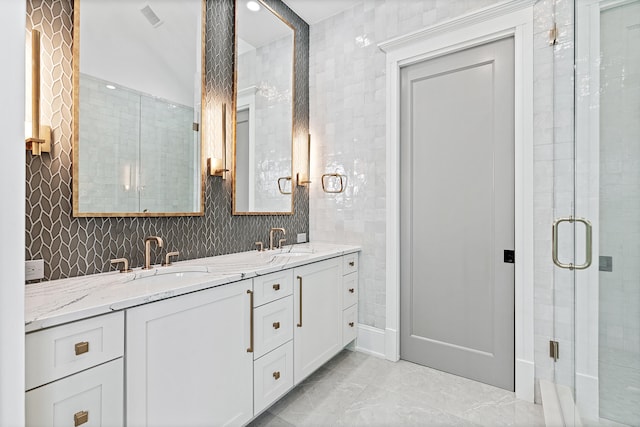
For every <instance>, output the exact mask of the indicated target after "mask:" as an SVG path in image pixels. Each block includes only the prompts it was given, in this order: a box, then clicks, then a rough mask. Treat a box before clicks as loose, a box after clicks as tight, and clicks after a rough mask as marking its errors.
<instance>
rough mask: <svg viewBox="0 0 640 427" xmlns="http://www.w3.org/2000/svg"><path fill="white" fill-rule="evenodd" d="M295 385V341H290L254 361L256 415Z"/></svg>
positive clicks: (254, 411)
mask: <svg viewBox="0 0 640 427" xmlns="http://www.w3.org/2000/svg"><path fill="white" fill-rule="evenodd" d="M291 387H293V342H292V341H289V342H288V343H286V344H285V345H283V346H282V347H278V348H277V349H275V350H274V351H272V352H271V353H268V354H266V355H264V356H263V357H261V358H260V359H258V360H256V361H255V362H253V402H254V409H253V413H254V415H257V414H259V413H260V412H261V411H262V410H264V409H265V408H267V407H268V406H269V405H271V404H272V403H273V402H275V401H276V400H278V399H279V398H280V397H281V396H282V395H284V394H285V393H286V392H287V391H289V390H290V389H291Z"/></svg>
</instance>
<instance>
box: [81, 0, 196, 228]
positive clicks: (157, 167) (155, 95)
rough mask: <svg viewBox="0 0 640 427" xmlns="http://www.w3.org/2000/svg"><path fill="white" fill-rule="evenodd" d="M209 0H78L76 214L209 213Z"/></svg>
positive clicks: (168, 214)
mask: <svg viewBox="0 0 640 427" xmlns="http://www.w3.org/2000/svg"><path fill="white" fill-rule="evenodd" d="M205 1H206V0H145V2H130V1H104V0H75V2H74V28H73V120H74V123H73V216H74V217H135V216H142V217H146V216H152V217H159V216H201V215H203V214H204V188H205V176H206V170H205V169H206V161H205V160H204V155H203V153H204V152H205V150H204V145H203V144H204V143H203V138H202V137H201V135H202V134H203V128H202V105H203V94H204V64H205V60H204V54H205V53H204V52H205V50H204V40H205V34H204V32H205V22H206V16H205V12H206V5H205Z"/></svg>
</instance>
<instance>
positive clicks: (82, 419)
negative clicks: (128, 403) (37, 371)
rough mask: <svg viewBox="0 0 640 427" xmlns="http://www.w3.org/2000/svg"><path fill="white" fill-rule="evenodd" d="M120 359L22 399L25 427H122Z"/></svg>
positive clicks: (46, 387)
mask: <svg viewBox="0 0 640 427" xmlns="http://www.w3.org/2000/svg"><path fill="white" fill-rule="evenodd" d="M123 376H124V372H123V363H122V359H117V360H113V361H111V362H109V363H105V364H104V365H100V366H96V367H95V368H91V369H88V370H86V371H84V372H80V373H78V374H75V375H71V376H70V377H67V378H64V379H61V380H58V381H55V382H53V383H51V384H47V385H45V386H42V387H39V388H36V389H34V390H31V391H28V392H27V393H26V395H25V405H26V425H27V426H38V427H42V426H47V427H48V426H51V427H53V426H74V425H75V426H122V425H123V423H124V421H123V420H124V399H123V393H124V391H123V390H124V389H123V387H124V386H123V383H124V382H123Z"/></svg>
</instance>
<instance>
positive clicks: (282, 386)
mask: <svg viewBox="0 0 640 427" xmlns="http://www.w3.org/2000/svg"><path fill="white" fill-rule="evenodd" d="M349 249H350V250H351V252H349V253H347V254H344V252H342V251H340V252H329V253H327V252H325V253H320V254H314V253H313V252H310V254H311V255H309V256H308V258H294V261H288V262H287V263H282V265H281V268H282V269H281V270H278V271H275V272H273V270H274V265H275V266H278V263H270V264H269V265H268V266H266V267H265V269H264V270H262V271H260V270H257V271H256V272H255V273H254V274H253V277H252V278H250V279H245V280H239V281H236V282H225V281H220V277H219V276H212V277H214V280H216V281H215V282H214V281H211V279H210V278H209V277H204V278H203V281H201V282H197V283H195V282H194V285H193V287H192V288H185V283H184V282H182V283H180V282H179V280H180V278H179V276H177V275H173V274H171V273H170V275H168V276H166V280H167V281H168V282H170V281H171V280H174V279H175V280H176V284H175V292H186V293H182V294H180V295H176V296H174V297H171V295H173V294H174V288H172V287H171V286H173V285H172V284H171V283H165V282H162V286H164V287H163V288H162V289H161V290H155V291H154V290H153V289H148V288H144V289H143V288H140V287H144V286H147V285H144V284H139V283H136V282H132V283H129V284H127V286H129V287H128V288H115V289H118V292H124V293H125V295H117V296H114V297H112V298H105V299H104V301H105V303H104V304H105V305H104V307H102V309H104V310H106V311H104V312H103V313H104V314H101V315H98V316H94V317H82V312H79V311H78V312H75V313H74V312H73V311H71V310H69V311H68V312H66V313H65V316H66V317H64V319H67V322H69V319H77V320H75V321H71V322H69V323H64V324H60V323H58V324H56V323H51V319H50V318H49V319H47V322H44V320H43V319H42V318H40V319H35V316H32V322H33V321H34V319H35V320H37V322H39V323H28V322H27V328H28V330H29V328H32V330H33V332H28V333H27V335H26V377H25V382H26V396H25V398H26V424H27V426H67V425H68V426H85V427H89V426H105V427H106V426H115V427H118V426H123V425H126V426H127V427H138V426H148V427H162V426H172V427H173V426H218V425H220V426H222V425H234V426H235V425H245V424H247V423H249V422H250V421H251V420H252V419H254V418H255V417H257V416H258V415H259V414H260V413H261V412H263V411H264V410H265V409H267V408H268V407H269V406H271V405H272V404H274V403H275V402H276V401H277V400H278V399H280V398H281V397H282V396H283V395H285V394H286V393H287V392H288V391H289V390H291V389H292V388H293V387H294V386H295V385H297V384H299V383H300V382H301V381H302V380H304V379H305V378H306V377H308V376H309V375H310V374H311V373H313V372H314V371H315V370H316V369H318V368H319V367H321V366H322V365H323V364H325V363H326V362H327V361H329V360H330V359H331V358H332V357H334V356H335V355H336V354H338V353H339V352H340V351H341V350H342V349H343V348H344V347H345V346H346V345H348V344H349V343H350V342H352V341H353V340H354V339H355V338H356V331H357V313H358V252H357V248H355V251H354V248H353V247H350V248H349ZM251 255H253V254H251ZM244 256H246V255H244ZM289 262H292V263H293V262H295V264H293V265H297V267H293V266H292V265H291V264H289ZM305 263H306V264H305ZM272 264H273V265H272ZM267 268H268V269H267ZM276 269H277V267H276ZM164 271H168V270H164ZM267 271H269V272H268V273H267ZM263 272H264V273H265V274H262V273H263ZM162 273H163V270H159V273H158V275H159V276H160V278H162V277H163V276H161V274H162ZM105 277H108V276H105ZM216 277H217V278H216ZM236 277H238V278H239V277H241V276H236ZM69 280H72V279H69ZM83 280H86V279H83ZM98 280H100V279H98ZM230 280H231V279H230ZM158 283H160V282H158ZM214 285H217V286H214ZM36 286H37V285H36ZM136 286H138V287H139V288H136ZM149 286H151V287H152V285H149ZM181 286H182V287H181ZM188 286H190V285H188ZM208 286H213V287H208ZM44 289H45V290H46V289H48V288H47V287H45V288H44ZM79 289H80V290H81V291H82V292H80V293H79V295H80V296H82V295H86V292H87V291H86V290H83V289H82V287H79ZM92 289H101V288H99V287H95V286H94V287H93V288H92ZM186 289H188V290H186ZM107 291H108V292H111V290H109V289H107ZM132 295H136V296H132ZM74 297H75V298H76V299H77V300H78V301H82V298H79V297H78V296H77V295H75V296H74ZM95 300H97V298H95ZM150 300H152V301H153V302H150ZM69 306H70V304H66V305H64V307H69ZM114 306H119V307H122V309H121V310H119V311H115V312H112V311H110V310H112V309H113V308H112V307H114ZM85 309H86V307H85ZM76 310H78V309H76ZM85 313H87V312H85ZM88 313H91V314H95V313H96V307H94V306H91V307H89V311H88ZM27 319H28V318H27ZM51 324H55V325H57V326H52V327H45V326H47V325H51ZM38 327H41V328H43V329H39V330H35V329H36V328H38Z"/></svg>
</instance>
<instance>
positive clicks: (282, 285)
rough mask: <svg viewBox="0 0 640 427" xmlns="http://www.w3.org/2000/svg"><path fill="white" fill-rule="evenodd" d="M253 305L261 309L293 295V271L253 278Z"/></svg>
mask: <svg viewBox="0 0 640 427" xmlns="http://www.w3.org/2000/svg"><path fill="white" fill-rule="evenodd" d="M253 292H254V296H253V305H254V307H259V306H261V305H263V304H266V303H268V302H271V301H275V300H277V299H280V298H283V297H286V296H288V295H291V294H292V293H293V270H284V271H279V272H277V273H271V274H267V275H264V276H260V277H254V278H253Z"/></svg>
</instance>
